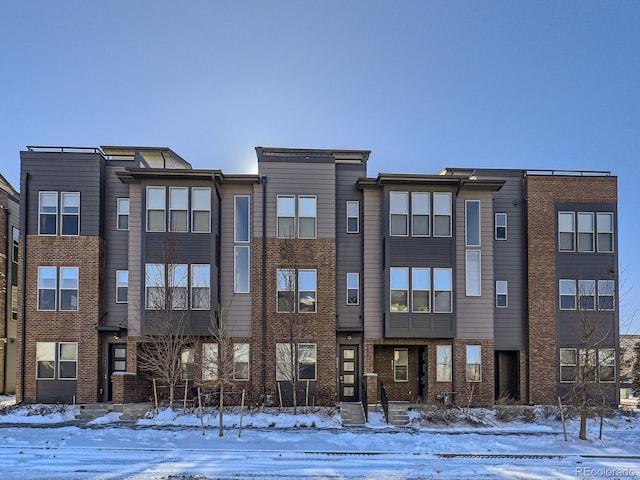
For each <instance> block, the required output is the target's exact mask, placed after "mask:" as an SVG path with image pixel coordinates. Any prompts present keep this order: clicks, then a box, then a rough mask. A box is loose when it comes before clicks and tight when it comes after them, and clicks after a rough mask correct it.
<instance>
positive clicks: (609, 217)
mask: <svg viewBox="0 0 640 480" xmlns="http://www.w3.org/2000/svg"><path fill="white" fill-rule="evenodd" d="M596 223H597V227H598V252H603V253H612V252H613V213H610V212H605V213H598V215H597V220H596Z"/></svg>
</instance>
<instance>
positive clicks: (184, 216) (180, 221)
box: [169, 187, 189, 232]
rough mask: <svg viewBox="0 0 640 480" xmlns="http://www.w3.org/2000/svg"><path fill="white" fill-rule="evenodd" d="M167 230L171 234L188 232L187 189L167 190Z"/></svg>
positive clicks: (172, 188) (175, 188)
mask: <svg viewBox="0 0 640 480" xmlns="http://www.w3.org/2000/svg"><path fill="white" fill-rule="evenodd" d="M169 230H170V231H171V232H188V231H189V189H188V188H184V187H179V188H178V187H171V188H169Z"/></svg>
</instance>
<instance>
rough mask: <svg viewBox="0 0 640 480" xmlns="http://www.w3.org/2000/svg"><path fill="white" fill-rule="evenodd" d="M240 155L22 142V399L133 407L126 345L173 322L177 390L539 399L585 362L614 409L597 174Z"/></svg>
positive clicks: (613, 353)
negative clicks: (202, 160)
mask: <svg viewBox="0 0 640 480" xmlns="http://www.w3.org/2000/svg"><path fill="white" fill-rule="evenodd" d="M256 154H257V160H258V174H256V175H253V174H228V173H224V172H222V171H220V170H202V169H193V168H192V167H191V165H190V164H189V163H188V162H186V161H185V160H184V159H182V158H181V157H180V156H179V155H177V154H176V153H175V152H173V151H172V150H170V149H168V148H151V147H113V146H112V147H100V148H90V149H69V148H63V147H55V148H54V147H30V148H29V149H28V150H27V151H24V152H21V161H22V184H21V191H22V197H21V198H22V204H21V216H20V218H21V219H22V222H21V227H20V228H21V231H22V232H23V235H22V236H21V237H20V248H21V251H22V259H24V261H23V262H22V264H21V265H20V272H21V277H20V278H21V281H20V282H19V286H20V287H21V290H20V291H21V293H20V295H21V299H22V302H21V303H20V312H19V313H20V315H19V321H18V323H19V328H18V337H19V338H20V339H21V344H20V347H21V348H20V349H19V352H18V359H17V363H18V381H19V385H18V398H19V399H22V400H24V401H27V402H36V401H37V402H72V401H75V402H79V403H86V402H95V401H113V402H118V403H121V402H125V401H126V402H131V401H140V400H147V399H149V396H150V395H151V380H150V377H149V375H148V374H147V373H146V372H145V371H144V369H143V365H144V362H143V361H142V360H141V358H142V357H141V352H143V351H145V349H148V348H149V345H150V339H151V338H153V337H154V336H155V337H156V338H158V337H159V336H160V337H161V336H162V335H166V334H167V332H168V331H169V330H172V329H173V330H172V332H173V333H175V324H173V325H174V326H173V327H171V328H169V330H167V328H166V323H165V322H164V319H167V318H171V319H173V320H175V319H179V320H180V322H182V323H181V324H183V325H184V326H185V330H184V331H185V332H186V333H188V334H189V344H188V345H184V346H183V347H182V348H181V351H180V352H179V356H180V364H181V371H182V375H183V377H184V379H185V380H186V379H189V381H190V382H191V384H195V385H202V386H203V388H205V387H206V386H207V385H212V383H211V382H213V381H215V380H216V378H219V377H220V376H221V375H227V374H228V378H225V380H228V381H227V382H226V383H227V387H225V389H226V390H227V391H228V392H229V393H230V395H231V396H232V397H233V395H234V394H236V393H237V392H239V391H241V390H245V392H246V393H247V395H248V398H249V399H250V401H251V402H253V403H267V404H268V403H274V404H276V403H279V402H283V403H285V404H290V403H291V402H292V400H293V398H294V391H295V398H296V402H297V403H298V404H304V403H307V402H308V403H311V402H313V403H315V404H334V403H336V402H361V401H368V402H369V403H376V402H378V401H379V399H380V396H381V395H382V392H383V390H384V392H385V394H386V396H387V397H388V398H389V399H390V400H397V401H409V402H427V403H444V402H451V401H458V402H460V401H464V403H467V402H469V401H470V402H471V404H473V405H490V404H492V403H494V402H495V401H496V400H497V399H499V398H500V397H510V398H511V399H513V400H515V401H517V402H520V403H555V402H556V401H557V400H556V399H557V396H559V395H567V394H569V393H571V391H572V390H573V387H575V386H576V384H577V383H578V382H577V380H578V379H579V377H580V375H582V373H581V372H583V370H584V371H585V372H586V374H587V375H588V377H589V381H590V383H592V384H593V386H594V387H597V392H596V389H595V388H594V389H592V390H593V392H594V393H593V395H596V394H599V395H605V397H606V398H607V400H608V401H609V402H610V403H617V401H618V387H619V383H618V368H619V367H618V365H619V347H618V302H617V296H618V288H617V286H618V269H617V265H618V258H617V249H616V243H617V185H616V178H615V177H613V176H611V175H610V174H609V173H608V172H563V171H528V170H516V169H509V170H495V169H482V168H479V169H455V168H448V169H445V170H442V171H441V172H439V173H437V174H421V175H415V174H397V173H396V174H384V173H380V174H378V175H377V176H375V177H369V176H368V173H367V161H368V158H369V155H370V152H369V151H366V150H322V149H289V148H263V147H257V148H256ZM167 292H172V295H171V296H170V297H169V296H168V295H167ZM167 311H169V315H168V316H167ZM218 325H224V326H225V336H224V338H222V337H220V336H215V335H214V334H215V333H216V331H215V328H216V326H218ZM218 333H219V332H218ZM222 342H228V343H229V348H228V349H225V348H223V344H222ZM226 350H228V351H229V352H230V353H229V354H228V355H229V358H228V360H229V362H227V361H226V360H227V359H225V358H223V356H224V355H223V354H222V352H223V351H226ZM221 355H222V356H221ZM223 364H229V365H231V369H230V371H229V372H228V373H225V372H223V368H222V367H223ZM581 367H585V368H581ZM294 386H295V390H294V388H293V387H294ZM383 387H384V388H383ZM232 401H233V400H232Z"/></svg>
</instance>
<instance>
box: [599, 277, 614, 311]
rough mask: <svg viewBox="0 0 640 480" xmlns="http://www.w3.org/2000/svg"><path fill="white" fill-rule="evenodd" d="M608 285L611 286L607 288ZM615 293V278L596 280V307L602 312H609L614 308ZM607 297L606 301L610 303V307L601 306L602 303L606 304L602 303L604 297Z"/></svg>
mask: <svg viewBox="0 0 640 480" xmlns="http://www.w3.org/2000/svg"><path fill="white" fill-rule="evenodd" d="M608 285H611V288H608ZM615 294H616V282H615V280H598V299H597V302H598V303H597V309H598V311H603V312H611V311H614V310H615V309H616V302H615ZM607 298H608V299H609V300H608V302H609V304H610V305H611V308H603V306H602V305H606V303H603V301H605V299H607Z"/></svg>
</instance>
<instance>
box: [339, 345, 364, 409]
mask: <svg viewBox="0 0 640 480" xmlns="http://www.w3.org/2000/svg"><path fill="white" fill-rule="evenodd" d="M358 377H359V375H358V346H357V345H340V386H339V388H340V401H341V402H357V401H358V400H359V399H360V396H359V389H358Z"/></svg>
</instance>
